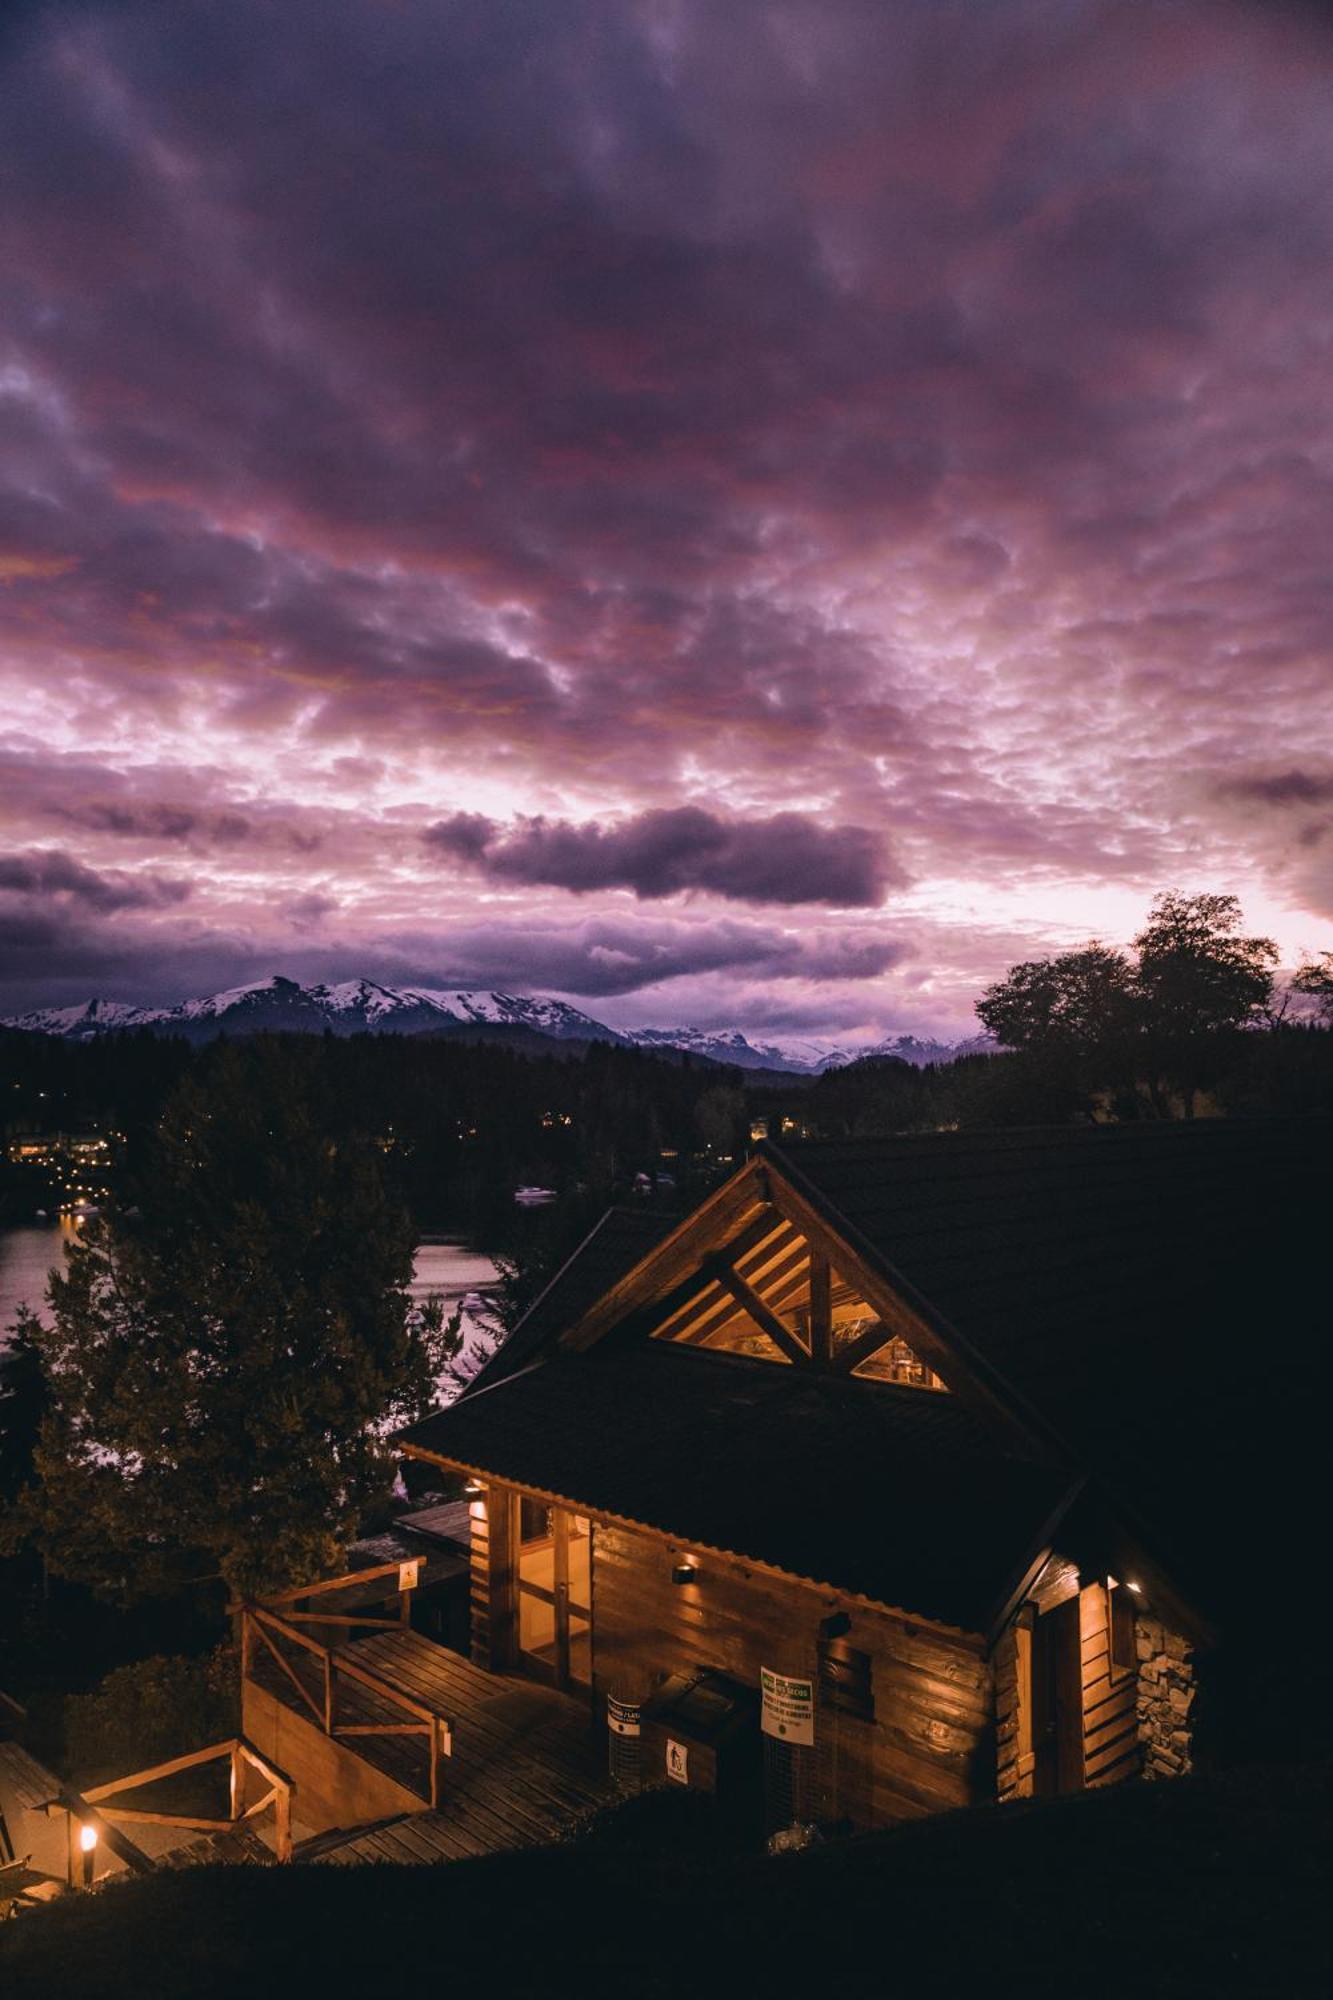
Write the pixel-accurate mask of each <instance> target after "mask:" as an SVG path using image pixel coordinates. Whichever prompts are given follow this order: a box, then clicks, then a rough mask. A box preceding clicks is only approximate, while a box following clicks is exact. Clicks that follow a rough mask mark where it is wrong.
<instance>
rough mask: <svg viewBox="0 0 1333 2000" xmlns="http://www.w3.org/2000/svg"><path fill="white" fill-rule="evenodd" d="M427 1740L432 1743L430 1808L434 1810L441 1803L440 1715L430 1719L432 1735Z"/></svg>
mask: <svg viewBox="0 0 1333 2000" xmlns="http://www.w3.org/2000/svg"><path fill="white" fill-rule="evenodd" d="M427 1741H428V1743H429V1745H430V1809H431V1811H432V1812H434V1811H435V1808H436V1807H437V1806H438V1805H439V1803H440V1718H439V1716H438V1715H433V1716H432V1717H431V1719H430V1735H429V1737H428V1738H427Z"/></svg>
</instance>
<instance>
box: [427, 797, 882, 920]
mask: <svg viewBox="0 0 1333 2000" xmlns="http://www.w3.org/2000/svg"><path fill="white" fill-rule="evenodd" d="M426 840H427V843H428V844H429V845H430V846H431V847H433V848H436V849H437V850H438V851H439V852H440V853H441V854H449V855H452V856H454V857H455V858H456V859H458V860H461V861H464V862H466V863H468V864H470V865H472V866H474V867H477V868H479V869H481V870H483V871H484V872H485V873H486V874H488V875H492V876H494V877H496V879H497V880H500V881H509V882H526V883H544V884H547V885H549V886H550V887H552V888H556V889H572V890H573V891H574V892H575V893H576V894H577V895H586V894H587V893H588V892H589V891H590V890H593V889H632V890H633V892H634V894H635V895H636V896H637V897H639V898H640V900H641V901H660V900H661V899H662V898H663V897H665V896H677V895H680V894H681V893H682V891H685V890H690V889H695V890H701V891H704V892H706V893H711V894H712V895H715V896H722V897H725V898H726V899H727V900H728V901H730V902H735V903H833V904H841V905H843V906H845V907H847V908H856V907H858V906H859V907H867V908H869V907H874V906H875V905H877V904H879V903H881V902H882V901H883V900H884V896H885V893H886V891H887V890H888V888H889V887H890V885H891V884H892V883H895V882H899V881H901V879H902V878H901V877H900V876H899V875H898V874H897V873H896V871H895V870H894V869H893V868H892V867H891V865H890V862H889V859H888V855H887V853H886V851H885V843H884V840H883V837H882V836H881V835H879V834H876V833H871V832H870V831H869V830H868V829H867V828H865V827H859V826H837V827H830V828H827V829H825V828H823V827H820V826H816V825H815V824H814V823H813V822H812V821H811V820H809V819H806V818H805V817H803V816H802V815H801V814H800V813H775V814H774V815H773V817H772V818H771V819H764V820H754V821H750V822H748V823H746V822H738V821H734V820H723V819H719V818H718V816H717V814H716V813H709V812H705V811H704V810H703V809H702V808H701V807H699V806H678V807H677V808H676V809H675V810H674V811H661V812H647V813H642V814H640V815H639V817H638V818H637V819H632V820H624V821H621V822H620V823H619V824H617V825H613V826H606V827H603V826H598V825H597V824H596V823H595V822H594V823H588V824H585V825H582V826H571V825H570V824H569V823H568V822H567V821H563V820H561V821H547V820H543V819H532V820H520V821H519V822H518V823H517V824H516V825H514V826H512V827H509V828H502V827H499V826H497V825H496V823H495V822H494V820H489V819H486V818H485V817H484V816H483V815H482V814H480V813H455V814H454V815H453V817H452V818H450V819H446V820H440V821H438V822H437V823H436V824H435V825H434V826H432V827H429V828H428V829H427V831H426Z"/></svg>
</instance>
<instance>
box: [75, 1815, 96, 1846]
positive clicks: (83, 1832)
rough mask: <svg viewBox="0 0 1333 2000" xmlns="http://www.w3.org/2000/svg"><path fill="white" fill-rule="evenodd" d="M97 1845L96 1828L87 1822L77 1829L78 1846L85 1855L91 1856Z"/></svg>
mask: <svg viewBox="0 0 1333 2000" xmlns="http://www.w3.org/2000/svg"><path fill="white" fill-rule="evenodd" d="M96 1845H97V1828H96V1827H95V1826H93V1825H92V1824H91V1823H90V1822H89V1821H88V1820H85V1821H84V1822H83V1825H82V1826H81V1827H80V1828H79V1846H80V1847H81V1848H82V1849H83V1851H84V1853H85V1854H91V1853H92V1851H93V1849H94V1848H95V1847H96Z"/></svg>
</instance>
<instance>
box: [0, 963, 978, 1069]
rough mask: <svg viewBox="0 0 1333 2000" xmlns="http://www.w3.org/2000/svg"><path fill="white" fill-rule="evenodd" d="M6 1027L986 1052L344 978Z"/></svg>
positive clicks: (777, 1062) (740, 1063)
mask: <svg viewBox="0 0 1333 2000" xmlns="http://www.w3.org/2000/svg"><path fill="white" fill-rule="evenodd" d="M0 1025H3V1026H5V1027H8V1028H24V1029H27V1030H28V1031H29V1033H35V1034H43V1035H61V1036H64V1037H65V1038H66V1039H67V1040H69V1041H91V1040H92V1039H93V1038H94V1037H95V1036H97V1035H104V1034H112V1033H115V1032H116V1031H118V1030H125V1029H134V1028H148V1029H151V1030H153V1031H154V1032H155V1033H157V1034H162V1035H181V1036H184V1037H185V1038H186V1039H187V1040H189V1041H193V1042H203V1041H209V1040H211V1039H212V1037H213V1036H215V1035H223V1034H226V1035H246V1034H265V1033H267V1034H275V1033H287V1034H301V1033H305V1034H315V1035H322V1034H327V1033H332V1034H335V1035H364V1034H389V1035H429V1034H461V1033H464V1032H465V1031H466V1030H467V1029H468V1028H499V1029H527V1030H528V1031H529V1033H531V1034H535V1035H544V1036H547V1037H549V1038H550V1039H552V1040H554V1041H562V1042H568V1041H578V1042H619V1043H622V1044H627V1045H631V1046H634V1047H637V1048H641V1049H649V1050H652V1049H660V1050H667V1049H672V1050H680V1051H682V1052H683V1053H685V1054H687V1055H692V1056H698V1057H701V1058H703V1059H705V1060H706V1061H709V1062H715V1063H727V1064H730V1065H731V1066H732V1067H733V1068H736V1069H748V1070H785V1071H787V1072H788V1073H789V1074H790V1073H792V1072H795V1073H796V1074H798V1075H805V1076H817V1075H819V1074H821V1073H822V1072H823V1071H825V1070H829V1069H841V1068H843V1067H844V1066H845V1065H846V1064H847V1063H852V1062H857V1061H859V1060H860V1059H861V1058H862V1057H865V1056H894V1057H897V1058H898V1060H899V1061H901V1062H910V1063H914V1064H916V1065H917V1066H918V1067H920V1066H921V1065H923V1064H925V1063H932V1062H950V1061H952V1059H953V1058H954V1057H955V1056H959V1055H970V1054H972V1053H973V1052H974V1051H978V1050H989V1049H993V1048H994V1046H995V1044H994V1043H993V1042H992V1041H991V1040H990V1038H989V1036H986V1035H976V1036H973V1037H972V1039H971V1040H970V1041H965V1042H938V1041H932V1040H930V1039H928V1038H927V1039H922V1038H921V1037H919V1036H916V1035H890V1036H888V1037H887V1038H886V1039H885V1040H884V1041H882V1042H876V1043H875V1044H874V1045H873V1046H872V1047H869V1048H855V1049H846V1048H838V1047H836V1046H835V1045H834V1044H832V1043H830V1042H816V1041H781V1042H766V1041H765V1042H752V1041H750V1039H749V1038H748V1037H747V1036H746V1035H743V1034H742V1033H741V1032H740V1030H739V1029H738V1028H731V1029H710V1028H633V1029H630V1030H628V1031H622V1030H619V1029H616V1028H609V1027H607V1025H606V1023H605V1022H604V1021H595V1020H594V1019H593V1017H592V1016H591V1015H590V1014H584V1013H582V1012H581V1011H580V1009H579V1008H577V1007H571V1006H570V1004H569V1002H568V1001H567V1000H552V999H547V998H543V997H541V996H538V995H533V994H527V993H500V992H496V991H487V990H484V989H480V988H474V987H458V988H454V987H443V986H382V985H380V984H379V983H378V982H377V981H376V980H373V979H345V980H340V981H339V982H338V983H337V984H335V985H332V986H325V985H318V986H302V985H300V984H298V982H297V981H296V980H294V979H283V978H281V977H280V976H276V975H275V976H274V977H273V978H270V979H257V980H254V981H252V982H251V983H250V984H249V985H248V986H233V987H229V988H228V989H227V991H226V992H224V993H210V994H208V995H207V996H206V997H205V998H203V999H200V1000H184V1001H182V1002H181V1003H180V1004H179V1006H175V1007H134V1006H130V1005H129V1004H128V1003H126V1002H125V1001H121V1000H87V1001H85V1002H84V1003H83V1004H82V1006H76V1007H39V1008H37V1009H35V1010H34V1011H33V1012H31V1013H27V1014H18V1015H13V1016H11V1017H10V1019H9V1020H7V1021H5V1022H4V1023H3V1024H0Z"/></svg>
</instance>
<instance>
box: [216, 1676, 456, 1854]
mask: <svg viewBox="0 0 1333 2000" xmlns="http://www.w3.org/2000/svg"><path fill="white" fill-rule="evenodd" d="M241 1730H242V1733H243V1734H244V1735H245V1737H246V1738H247V1739H248V1741H249V1742H251V1743H253V1744H254V1746H255V1749H256V1750H258V1751H259V1752H260V1754H261V1755H262V1756H264V1757H267V1758H268V1760H269V1762H270V1763H272V1764H276V1765H277V1767H278V1769H279V1770H280V1771H285V1772H286V1774H287V1776H288V1777H289V1778H290V1779H291V1781H292V1788H293V1790H292V1816H293V1818H294V1819H295V1820H296V1821H298V1822H299V1824H300V1826H301V1828H302V1829H303V1831H304V1832H305V1833H325V1832H327V1830H328V1829H329V1828H330V1827H334V1826H360V1825H362V1824H364V1823H365V1822H367V1821H369V1820H378V1819H396V1818H397V1817H398V1815H399V1814H401V1813H414V1812H420V1811H421V1810H422V1801H421V1800H420V1799H419V1798H418V1797H417V1795H416V1793H415V1792H410V1791H408V1790H407V1788H406V1786H404V1785H400V1784H397V1783H395V1781H394V1780H393V1779H392V1778H391V1777H389V1776H388V1775H387V1773H385V1772H384V1771H381V1770H379V1769H378V1768H377V1766H376V1765H374V1764H368V1763H367V1762H366V1760H365V1758H364V1757H358V1756H357V1754H356V1752H355V1751H354V1750H349V1749H346V1748H345V1747H344V1746H343V1745H342V1744H341V1743H338V1742H336V1741H334V1740H333V1739H331V1738H329V1737H327V1736H326V1735H325V1734H324V1732H323V1730H322V1729H319V1728H317V1727H316V1725H315V1724H314V1723H313V1722H307V1721H306V1720H305V1718H304V1717H303V1716H300V1715H297V1714H296V1713H295V1712H294V1711H293V1710H292V1709H290V1708H288V1707H287V1705H286V1703H285V1702H283V1701H280V1700H279V1699H278V1697H277V1696H276V1695H273V1694H270V1693H269V1691H268V1689H267V1688H262V1687H259V1686H258V1685H257V1684H256V1683H255V1682H254V1681H251V1680H247V1681H243V1682H242V1684H241Z"/></svg>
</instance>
